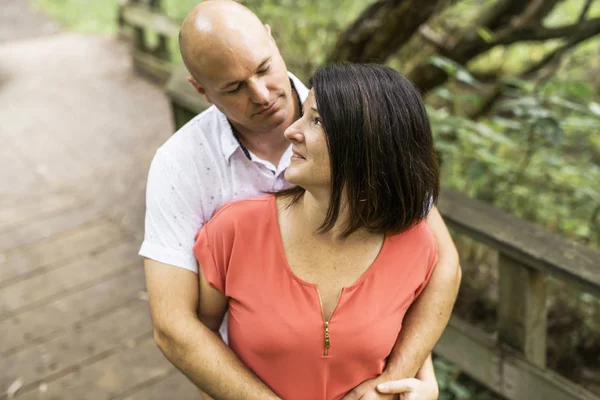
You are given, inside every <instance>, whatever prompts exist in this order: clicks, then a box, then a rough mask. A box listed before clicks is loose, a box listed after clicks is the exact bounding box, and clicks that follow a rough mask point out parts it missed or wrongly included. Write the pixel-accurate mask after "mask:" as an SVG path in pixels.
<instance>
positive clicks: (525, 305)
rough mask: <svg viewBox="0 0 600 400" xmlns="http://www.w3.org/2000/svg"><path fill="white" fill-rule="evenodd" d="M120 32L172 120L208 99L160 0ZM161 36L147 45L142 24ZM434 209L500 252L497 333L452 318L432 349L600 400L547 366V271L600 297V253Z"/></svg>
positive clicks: (495, 220) (516, 399) (136, 1)
mask: <svg viewBox="0 0 600 400" xmlns="http://www.w3.org/2000/svg"><path fill="white" fill-rule="evenodd" d="M119 20H120V21H121V26H122V28H123V29H122V31H123V33H124V34H125V35H127V36H129V37H132V40H133V60H134V65H135V66H136V68H137V69H138V70H139V71H140V72H142V73H144V74H146V75H148V76H150V77H152V78H153V79H157V80H159V81H166V80H167V79H168V78H169V77H170V79H169V82H168V85H167V87H166V90H167V93H168V94H169V96H170V98H171V103H172V107H173V115H174V119H175V124H176V127H177V128H178V127H180V126H182V125H183V124H184V123H186V122H187V121H189V120H190V119H191V118H193V116H195V115H196V114H198V113H200V112H201V111H203V110H204V109H206V107H208V104H206V103H205V102H204V101H203V100H202V98H201V97H200V96H199V95H198V94H197V93H196V92H195V91H194V89H193V88H192V87H191V85H190V84H189V83H188V82H187V81H186V78H187V72H186V70H185V68H183V67H182V66H178V67H176V68H174V67H173V65H172V64H171V61H170V60H171V59H170V55H169V54H168V45H167V41H168V40H173V38H176V36H177V34H178V29H179V23H178V22H176V21H173V20H170V19H168V18H167V17H165V16H164V15H162V14H161V13H160V9H159V1H158V0H129V1H126V2H125V3H123V5H122V6H121V8H120V12H119ZM146 30H150V31H152V32H155V33H157V34H158V35H159V40H158V44H157V46H155V47H154V48H148V45H147V42H146V41H145V31H146ZM438 208H439V210H440V212H441V213H442V215H443V216H444V219H445V221H446V223H447V224H448V225H449V226H450V227H452V228H454V230H456V231H457V232H460V233H461V234H464V235H467V236H468V237H470V238H473V239H475V240H477V241H479V242H482V243H484V244H486V245H488V246H489V247H491V248H493V249H495V250H496V251H497V252H498V256H499V269H500V270H499V277H500V286H499V299H498V330H497V333H496V334H493V335H491V334H489V333H486V332H483V331H482V330H480V329H478V328H477V327H475V326H473V325H471V324H469V323H467V322H465V321H462V320H461V319H459V318H458V317H452V318H451V320H450V323H449V325H448V328H447V329H446V331H445V332H444V335H443V336H442V338H441V340H440V342H439V344H438V345H437V347H436V349H435V352H436V354H438V355H440V356H441V357H443V358H445V359H447V360H449V361H451V362H453V363H455V364H456V365H458V366H459V367H460V368H461V369H462V370H463V371H464V372H465V373H467V374H468V375H469V376H471V377H472V378H474V379H475V380H477V381H479V382H480V383H481V384H483V385H484V386H486V387H487V388H489V389H490V390H492V391H494V392H496V393H498V394H500V395H502V396H504V397H506V398H508V399H512V400H532V399H543V400H593V399H595V400H600V396H596V395H595V394H593V393H591V392H589V391H588V390H586V389H584V388H583V387H581V386H580V385H577V384H575V383H574V382H572V381H570V380H568V379H566V378H564V377H562V376H561V375H559V374H557V373H556V372H553V371H552V370H550V369H548V368H546V350H547V349H546V337H547V308H546V307H547V277H548V276H553V277H555V278H557V279H559V280H561V281H564V282H568V283H572V284H575V285H578V286H579V287H580V288H581V290H583V291H586V292H589V293H591V294H593V295H595V296H597V297H600V252H598V251H595V250H592V249H590V248H587V247H585V246H582V245H579V244H577V243H574V242H572V241H569V240H567V239H565V238H563V237H561V236H559V235H556V234H553V233H550V232H548V231H546V230H544V229H542V228H540V227H538V226H536V225H534V224H531V223H529V222H527V221H524V220H521V219H519V218H516V217H514V216H511V215H508V214H506V213H504V212H502V211H499V210H497V209H495V208H493V207H491V206H489V205H487V204H485V203H483V202H480V201H477V200H474V199H471V198H468V197H466V196H464V195H462V194H459V193H456V192H454V191H452V190H443V192H442V195H441V197H440V200H439V204H438Z"/></svg>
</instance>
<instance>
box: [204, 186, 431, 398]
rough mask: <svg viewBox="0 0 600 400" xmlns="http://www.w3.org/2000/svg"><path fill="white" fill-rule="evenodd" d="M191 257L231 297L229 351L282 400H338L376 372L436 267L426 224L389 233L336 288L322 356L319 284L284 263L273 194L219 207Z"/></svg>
mask: <svg viewBox="0 0 600 400" xmlns="http://www.w3.org/2000/svg"><path fill="white" fill-rule="evenodd" d="M194 253H195V255H196V258H197V260H198V262H199V264H200V266H201V270H202V272H203V273H204V276H205V277H206V279H207V281H208V282H209V283H210V284H211V285H213V286H214V287H215V288H216V289H217V290H219V291H220V292H221V293H223V294H225V295H226V296H227V297H228V299H229V320H228V323H229V331H228V334H229V346H230V347H231V349H232V350H233V351H234V352H235V353H236V354H237V356H238V357H239V358H240V360H241V361H242V362H243V363H244V364H245V365H246V366H247V367H248V368H250V369H251V370H252V371H253V372H254V373H255V374H256V375H257V376H258V377H259V378H260V379H262V381H263V382H265V383H266V384H267V385H268V386H269V387H270V388H271V389H272V390H273V391H274V392H275V393H276V394H277V395H278V396H280V397H282V398H283V399H285V400H294V399H303V400H306V399H310V400H321V399H322V400H329V399H340V398H342V397H343V396H344V395H345V394H346V393H347V392H349V391H350V390H351V389H352V388H354V387H355V386H356V385H358V384H360V383H362V382H363V381H365V380H367V379H371V378H375V377H376V376H378V375H379V374H381V373H382V372H383V370H384V368H385V365H386V358H387V357H388V356H389V354H390V352H391V351H392V347H393V345H394V343H395V341H396V338H397V337H398V333H399V332H400V328H401V326H402V319H403V317H404V314H405V312H406V309H407V308H408V306H409V305H410V304H411V303H412V302H413V301H414V300H415V298H416V297H417V296H418V295H419V293H420V292H421V290H422V289H423V288H424V286H425V284H426V283H427V281H428V279H429V277H430V276H431V273H432V271H433V268H434V266H435V263H436V260H437V252H436V246H435V239H434V237H433V235H432V233H431V231H430V230H429V228H428V226H427V224H426V223H424V222H422V223H420V224H418V225H416V226H415V227H413V228H411V229H410V230H408V231H406V232H404V233H402V234H398V235H390V236H387V237H386V238H385V240H384V243H383V246H382V248H381V250H380V253H379V255H378V256H377V258H376V259H375V261H374V262H373V264H371V266H370V267H369V269H368V270H367V271H366V272H365V273H364V274H363V275H362V277H361V278H359V279H358V280H357V281H356V282H355V283H354V284H353V285H352V286H350V287H346V288H344V289H343V290H342V293H341V296H340V298H339V302H338V304H337V307H336V308H335V310H334V312H333V314H332V316H331V318H330V320H329V323H328V324H329V327H328V331H329V332H328V333H329V349H328V351H325V347H326V346H325V328H324V321H323V317H322V314H321V304H320V300H319V294H318V291H317V286H316V285H315V284H312V283H309V282H306V281H304V280H302V279H300V278H299V277H298V276H296V275H295V274H294V273H293V272H292V270H291V268H290V267H289V265H288V263H287V261H286V257H285V254H284V250H283V242H282V240H281V234H280V231H279V225H278V218H277V205H276V199H275V196H273V195H269V196H262V197H258V198H253V199H248V200H242V201H238V202H234V203H230V204H228V205H226V206H224V207H223V208H222V209H221V210H219V212H217V213H216V214H215V216H214V217H213V218H212V219H211V220H210V221H209V222H208V223H206V224H205V225H204V227H203V228H202V229H201V230H200V231H199V232H198V235H197V237H196V244H195V245H194ZM326 353H327V355H325V354H326Z"/></svg>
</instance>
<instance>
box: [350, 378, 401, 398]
mask: <svg viewBox="0 0 600 400" xmlns="http://www.w3.org/2000/svg"><path fill="white" fill-rule="evenodd" d="M387 382H388V381H387V380H386V379H385V377H384V376H383V375H380V376H378V377H377V378H374V379H369V380H367V381H364V382H363V383H361V384H360V385H358V386H356V387H355V388H354V389H352V390H351V391H350V392H348V393H347V394H346V395H345V396H344V398H343V399H342V400H398V399H399V397H398V396H397V395H395V394H383V393H380V392H378V391H377V385H379V384H384V383H387ZM389 393H394V392H389Z"/></svg>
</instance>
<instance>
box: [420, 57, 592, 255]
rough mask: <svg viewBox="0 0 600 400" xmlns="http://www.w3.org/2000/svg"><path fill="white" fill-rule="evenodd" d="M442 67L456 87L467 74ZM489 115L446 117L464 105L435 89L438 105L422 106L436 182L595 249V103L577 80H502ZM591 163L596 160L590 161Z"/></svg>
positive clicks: (445, 91) (444, 62)
mask: <svg viewBox="0 0 600 400" xmlns="http://www.w3.org/2000/svg"><path fill="white" fill-rule="evenodd" d="M432 62H435V63H436V65H440V66H442V68H444V69H445V70H446V72H448V73H449V74H450V75H451V76H453V77H454V78H455V79H456V80H458V81H460V82H461V83H463V84H464V83H471V84H473V83H474V82H473V80H472V79H471V78H469V79H465V77H466V76H468V72H467V71H466V70H465V69H464V68H462V67H460V66H459V65H456V64H454V63H452V62H451V61H449V60H444V59H442V58H441V57H437V58H434V59H433V60H432ZM506 84H508V85H509V89H507V90H505V92H504V96H505V97H506V98H507V99H506V100H504V101H502V102H501V103H500V104H499V105H498V107H497V112H496V114H495V116H494V117H492V118H490V119H484V120H480V121H472V120H469V119H467V118H465V117H463V116H460V115H457V114H452V113H451V110H455V109H456V104H455V103H464V102H465V101H464V99H462V98H461V96H464V95H463V94H460V93H458V92H454V93H453V92H451V91H450V90H448V88H446V87H442V88H438V89H436V91H435V95H436V96H437V97H438V98H439V99H440V100H442V101H443V104H444V105H443V106H441V107H437V108H436V107H433V106H430V107H429V114H430V118H431V122H432V127H433V130H434V133H435V135H436V145H437V148H438V151H440V153H441V154H442V155H443V163H442V174H443V178H442V181H443V182H444V184H445V185H448V186H451V187H453V188H455V189H457V190H459V191H462V192H465V193H467V194H469V195H470V196H473V197H477V198H480V199H482V200H485V201H488V202H490V203H492V204H494V205H495V206H496V207H498V208H501V209H504V210H506V211H508V212H510V213H512V214H514V215H517V216H519V217H522V218H525V219H528V220H530V221H533V222H536V223H538V224H540V225H543V226H545V227H547V228H548V229H550V230H553V231H556V232H560V233H561V234H563V235H565V236H568V237H571V238H573V239H577V240H581V241H583V242H585V243H589V244H591V245H593V246H596V247H600V234H599V232H598V223H597V221H595V220H593V217H594V212H595V206H597V205H599V204H600V184H595V185H594V184H593V182H596V183H598V182H600V167H599V165H598V162H597V161H598V160H599V159H600V148H599V147H598V143H599V142H600V140H598V135H597V134H596V132H598V130H599V129H600V105H598V103H597V102H594V101H592V96H593V93H592V92H591V90H590V89H589V88H588V86H587V85H585V84H583V83H581V82H571V81H562V80H559V79H554V80H551V81H549V82H547V83H546V84H544V85H543V86H541V87H537V86H536V85H534V84H533V83H532V82H528V81H522V80H519V79H517V78H511V79H507V80H506ZM594 160H596V161H594Z"/></svg>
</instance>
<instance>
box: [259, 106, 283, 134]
mask: <svg viewBox="0 0 600 400" xmlns="http://www.w3.org/2000/svg"><path fill="white" fill-rule="evenodd" d="M286 117H287V115H286V113H285V112H283V111H281V112H277V113H275V114H273V115H270V116H269V117H268V118H265V121H264V123H263V126H264V127H265V129H267V130H273V129H277V128H279V127H281V125H282V124H283V123H285V120H286ZM285 128H287V126H286V127H285Z"/></svg>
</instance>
